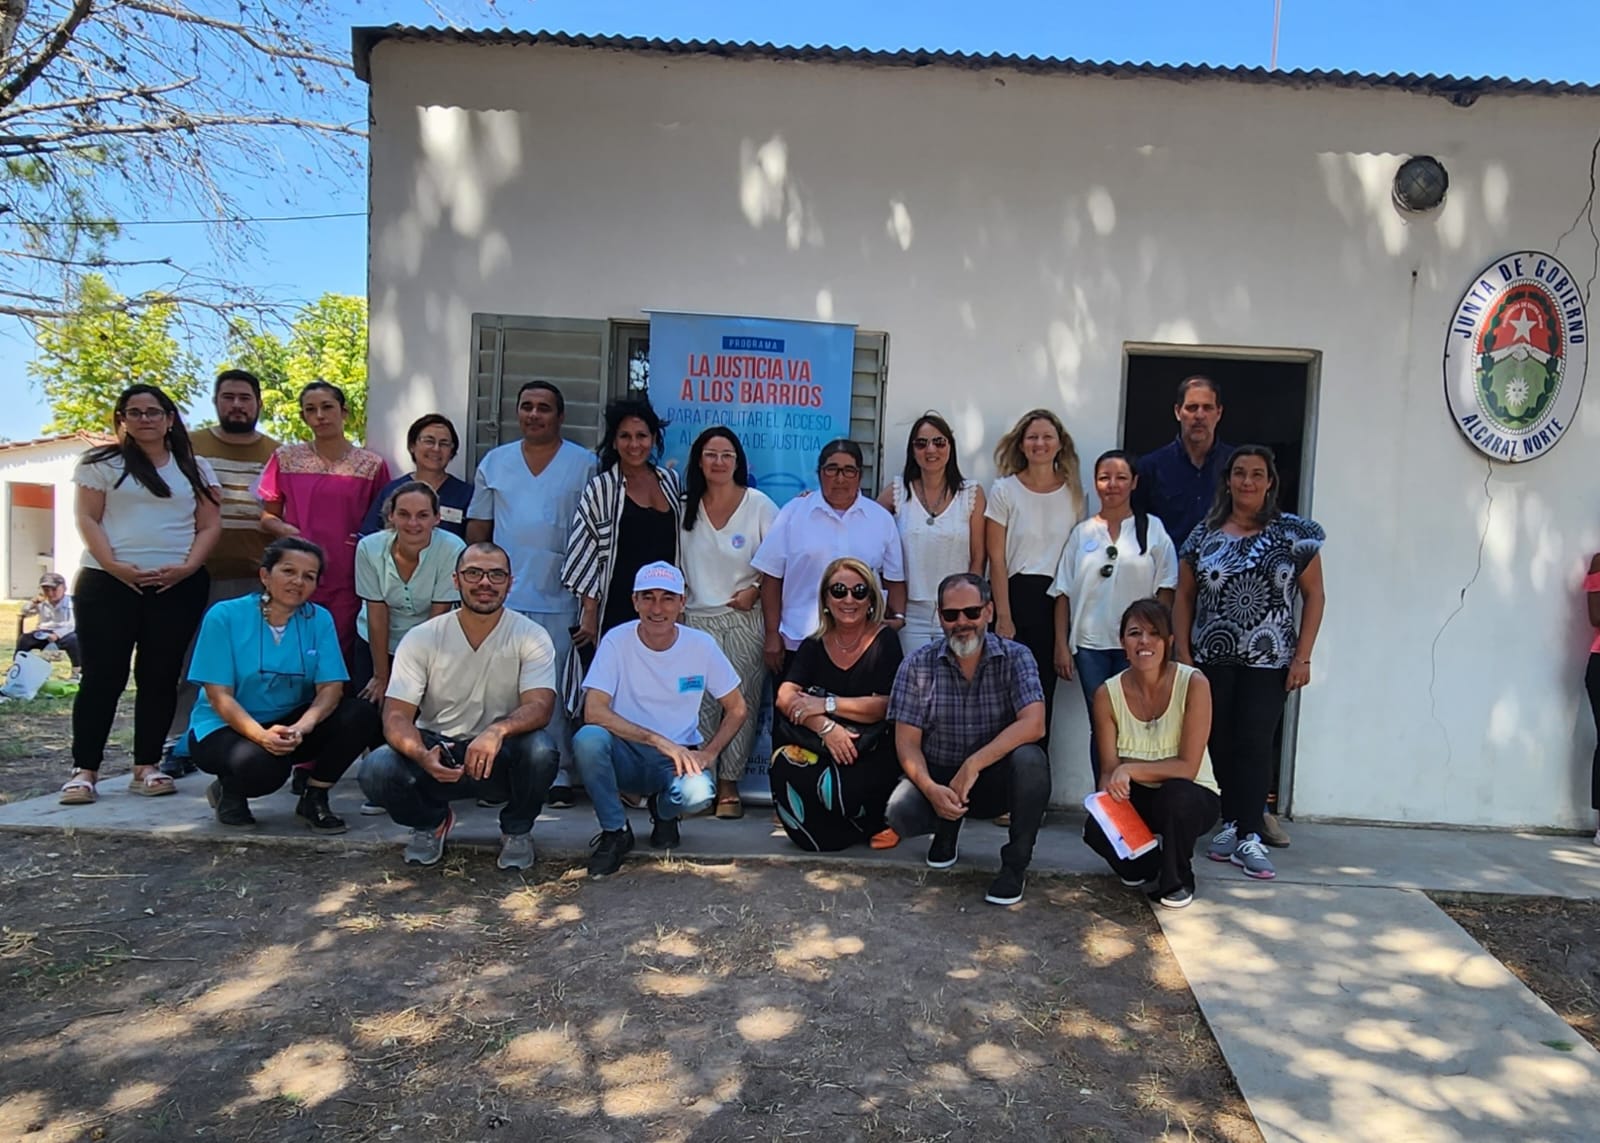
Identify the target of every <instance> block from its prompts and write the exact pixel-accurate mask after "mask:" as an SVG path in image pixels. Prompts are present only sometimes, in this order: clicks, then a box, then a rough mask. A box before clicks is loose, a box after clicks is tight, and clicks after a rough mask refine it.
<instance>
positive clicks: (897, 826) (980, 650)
mask: <svg viewBox="0 0 1600 1143" xmlns="http://www.w3.org/2000/svg"><path fill="white" fill-rule="evenodd" d="M993 618H994V603H993V596H992V593H991V591H990V588H989V582H988V581H987V580H985V579H984V578H983V577H982V576H977V575H972V574H970V573H967V572H962V573H960V574H958V575H952V576H946V577H945V579H944V581H943V582H942V583H940V584H939V624H940V626H941V627H942V628H943V629H944V638H943V639H939V640H937V641H935V642H933V643H929V644H928V645H927V646H925V647H922V648H920V649H918V650H917V651H915V652H913V653H912V655H911V657H910V658H908V659H907V660H906V661H905V662H904V663H902V664H901V665H900V672H899V674H897V675H896V676H895V680H894V689H893V691H891V692H890V695H889V718H890V719H891V720H892V721H893V722H894V724H895V727H894V742H895V750H896V752H897V753H898V754H899V757H900V768H901V769H902V770H904V771H905V777H904V778H902V779H901V780H900V785H899V786H897V787H896V788H895V791H894V794H893V795H892V796H891V797H890V798H889V809H888V818H889V825H890V826H891V827H892V828H893V829H894V830H895V831H896V832H897V833H899V834H900V836H901V837H917V836H920V835H922V834H926V833H931V834H933V844H932V845H930V846H929V847H928V864H929V865H930V866H932V867H933V868H934V869H948V868H950V866H952V865H954V864H955V863H956V842H957V839H958V838H959V837H960V834H961V823H962V822H963V821H964V820H965V819H966V818H967V817H968V816H969V815H970V816H974V817H978V818H993V817H998V816H999V815H1001V814H1003V813H1010V815H1011V839H1010V841H1008V842H1007V843H1006V844H1005V845H1004V846H1002V847H1001V849H1000V873H999V875H998V876H997V877H996V878H995V879H994V881H993V882H992V883H991V884H990V886H989V891H988V893H986V894H985V895H984V900H985V901H988V902H989V903H990V904H993V905H1015V904H1016V903H1017V902H1018V901H1020V900H1022V890H1023V885H1024V883H1025V882H1026V880H1027V870H1028V863H1029V862H1030V861H1032V860H1033V843H1034V839H1035V838H1036V837H1037V836H1038V833H1039V824H1040V822H1042V821H1043V820H1044V811H1045V806H1046V805H1048V804H1049V802H1050V761H1049V759H1048V758H1047V757H1046V755H1045V751H1044V747H1043V745H1042V744H1041V743H1040V741H1039V740H1040V739H1041V738H1043V737H1044V688H1043V687H1041V686H1040V684H1039V671H1038V668H1037V667H1036V666H1035V665H1034V661H1033V654H1032V652H1030V651H1029V650H1028V649H1027V648H1026V647H1024V646H1022V644H1020V643H1014V642H1012V641H1011V640H1009V639H1002V638H1000V637H999V636H998V635H994V634H991V633H990V631H989V623H990V620H992V619H993Z"/></svg>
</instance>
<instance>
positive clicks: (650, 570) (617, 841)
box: [572, 560, 749, 877]
mask: <svg viewBox="0 0 1600 1143" xmlns="http://www.w3.org/2000/svg"><path fill="white" fill-rule="evenodd" d="M633 606H634V609H635V610H637V611H638V613H639V618H638V619H637V620H635V621H634V622H632V623H624V624H621V625H620V626H618V627H614V628H612V629H611V630H610V631H609V632H607V633H606V637H605V638H604V639H602V640H600V646H599V648H598V649H597V650H596V651H595V655H594V662H593V663H592V664H591V665H590V667H589V673H588V674H587V675H585V676H584V679H583V688H584V701H583V718H584V722H585V723H587V725H586V726H584V727H583V729H582V730H580V731H578V733H577V734H575V735H573V736H572V753H573V756H574V757H575V758H577V760H578V771H579V773H581V774H582V775H583V785H584V788H585V789H586V790H588V791H589V798H590V800H592V801H593V802H594V816H595V817H596V818H598V819H599V821H600V836H599V837H597V838H596V839H595V847H594V852H593V853H592V854H591V855H590V857H589V876H590V877H607V876H609V875H610V874H613V873H615V872H616V871H617V870H618V869H620V868H621V867H622V859H623V857H624V856H625V855H626V854H627V852H628V851H629V850H630V849H632V848H633V830H632V828H631V827H629V825H628V819H627V817H626V816H625V815H624V813H623V809H622V797H621V795H620V793H619V791H623V790H625V791H627V792H628V793H630V794H644V795H648V797H649V804H650V821H651V823H652V827H651V830H650V844H651V845H653V846H655V847H656V848H657V849H669V848H671V847H673V846H675V845H677V844H678V818H680V817H681V816H683V815H684V814H695V813H699V812H700V811H701V810H703V809H705V808H706V807H707V806H709V805H710V804H711V802H712V800H713V799H714V798H715V797H716V784H715V783H714V782H713V781H712V780H711V775H710V774H709V773H707V770H714V769H715V768H716V763H717V755H718V754H720V753H721V752H722V748H723V747H724V746H726V745H727V744H728V743H729V742H731V741H732V740H733V736H734V735H735V734H736V733H738V730H739V727H740V725H741V724H742V723H743V722H744V720H745V717H746V715H747V714H748V713H749V712H748V711H747V709H746V707H745V702H744V699H743V698H742V697H741V696H740V694H739V675H738V673H737V672H736V671H734V669H733V664H732V663H730V662H728V657H727V656H726V655H724V654H723V653H722V648H720V647H718V646H717V644H716V641H715V640H713V639H712V638H711V636H709V635H707V634H706V633H705V632H703V631H696V630H694V629H692V628H689V627H680V626H678V617H679V616H680V615H681V614H682V613H683V573H682V572H680V571H679V570H678V569H677V568H675V567H673V566H672V565H671V564H669V563H663V562H661V561H659V560H658V561H656V562H655V563H652V564H646V565H645V566H644V567H642V568H640V569H639V574H638V575H636V576H635V577H634V580H633ZM707 694H710V695H711V696H712V697H713V698H715V699H716V700H717V701H718V702H720V703H721V704H722V725H721V726H719V727H718V728H717V732H716V734H714V735H712V736H711V741H710V742H706V743H702V742H701V741H700V700H701V698H702V697H703V696H705V695H707Z"/></svg>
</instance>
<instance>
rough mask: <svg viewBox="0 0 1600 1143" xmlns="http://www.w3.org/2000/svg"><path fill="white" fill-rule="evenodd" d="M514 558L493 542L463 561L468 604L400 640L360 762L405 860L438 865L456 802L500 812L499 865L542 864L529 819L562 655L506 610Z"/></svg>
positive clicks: (548, 744) (533, 815)
mask: <svg viewBox="0 0 1600 1143" xmlns="http://www.w3.org/2000/svg"><path fill="white" fill-rule="evenodd" d="M511 581H512V576H511V560H510V557H508V556H507V555H506V553H505V550H504V549H503V548H501V547H500V546H499V545H497V544H493V543H487V542H485V543H477V544H469V545H467V547H466V548H465V549H464V550H463V551H462V552H461V554H460V556H458V557H457V559H456V571H455V583H456V588H457V589H458V590H459V591H460V592H461V607H460V609H458V610H456V611H451V612H447V613H446V614H444V615H439V616H435V617H434V618H432V619H429V620H427V621H426V622H424V623H422V624H419V625H418V626H416V627H413V628H412V629H411V630H410V631H408V632H406V636H405V638H403V639H401V640H400V646H399V647H398V648H396V650H395V655H394V668H393V670H392V671H391V672H390V674H389V689H388V692H387V697H386V699H385V701H384V704H383V736H384V739H385V741H386V743H387V745H384V746H381V747H379V748H378V749H377V750H374V751H373V752H372V753H371V754H370V755H368V756H367V759H366V761H365V762H363V763H362V764H361V792H362V793H363V794H365V795H366V797H367V800H368V801H369V802H371V803H373V804H374V805H378V806H382V807H383V808H384V809H385V810H387V811H388V812H389V816H390V817H391V818H393V819H394V820H395V821H397V822H399V823H400V824H401V825H404V826H410V827H411V841H410V843H409V844H407V846H406V850H405V859H406V861H408V862H411V863H412V864H415V865H433V864H434V863H435V862H437V861H438V860H439V858H440V857H442V856H443V855H444V843H445V838H446V837H448V836H449V834H450V828H451V826H453V825H455V820H456V819H455V814H454V812H453V811H452V810H451V809H450V803H451V802H453V801H455V800H457V799H458V798H478V799H481V800H483V801H486V802H492V803H501V802H503V803H505V804H504V806H503V807H502V808H501V810H500V834H501V838H500V858H499V861H498V863H497V864H498V865H499V866H500V868H501V869H527V868H528V867H529V866H531V865H532V864H533V862H534V852H533V823H534V821H535V819H537V818H538V816H539V811H540V809H541V808H543V805H544V799H545V795H546V794H547V793H548V792H549V790H550V783H551V782H552V781H553V780H554V779H555V776H556V764H557V758H556V747H555V742H554V741H553V740H552V739H551V737H550V735H549V734H548V733H547V732H546V730H545V727H546V726H548V725H549V723H550V714H551V711H553V710H554V709H555V702H556V690H555V688H556V666H555V651H554V649H553V647H552V646H551V643H550V636H549V635H548V634H546V633H545V630H544V628H542V627H540V626H539V625H538V624H537V623H535V622H534V621H533V620H531V619H529V618H527V617H526V616H523V615H519V614H517V613H516V612H515V611H511V610H508V609H507V608H506V605H505V604H506V594H507V592H509V591H510V590H511Z"/></svg>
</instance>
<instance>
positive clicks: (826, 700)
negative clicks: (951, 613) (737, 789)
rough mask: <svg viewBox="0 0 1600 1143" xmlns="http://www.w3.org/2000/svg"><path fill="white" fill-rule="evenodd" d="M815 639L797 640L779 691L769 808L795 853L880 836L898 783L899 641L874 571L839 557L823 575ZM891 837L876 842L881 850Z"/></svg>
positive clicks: (852, 558) (825, 848)
mask: <svg viewBox="0 0 1600 1143" xmlns="http://www.w3.org/2000/svg"><path fill="white" fill-rule="evenodd" d="M818 594H819V595H820V596H821V603H820V604H819V606H818V611H819V612H820V614H821V616H822V622H821V625H820V626H819V627H818V629H817V633H816V634H815V635H813V636H811V637H810V638H809V639H807V640H806V641H805V642H803V643H801V644H800V647H799V649H798V650H797V651H795V653H794V657H793V658H792V659H790V660H789V673H788V675H787V677H785V679H784V680H783V684H782V685H781V686H780V687H778V694H777V698H776V702H775V705H776V708H777V718H776V720H775V722H774V724H773V728H772V737H773V745H774V746H775V747H776V749H775V750H774V751H773V752H772V768H771V770H769V771H768V775H767V776H768V778H769V779H770V781H771V783H772V804H773V805H774V806H775V807H776V808H777V811H778V820H779V821H780V822H781V823H783V828H784V830H785V832H787V833H788V835H789V840H790V841H792V842H794V843H795V844H796V845H798V846H799V847H800V848H801V849H806V850H811V851H813V852H816V851H824V852H825V851H829V850H838V849H845V848H847V847H848V846H852V845H855V844H856V843H857V842H862V841H867V840H869V839H875V835H877V834H879V833H881V832H882V831H883V811H884V807H885V806H886V805H887V804H888V802H889V795H890V793H892V792H893V790H894V788H895V786H896V784H897V783H898V782H899V780H900V766H899V764H898V762H896V760H895V752H894V732H893V727H891V726H890V725H889V724H888V723H887V722H886V721H885V719H884V715H885V714H886V713H887V711H888V709H889V692H890V691H891V690H893V689H894V677H895V672H896V671H897V670H898V669H899V667H900V658H901V652H900V637H899V635H898V634H897V633H896V632H894V631H893V630H891V629H890V628H889V627H887V626H886V625H885V624H884V622H883V594H882V592H881V591H880V590H879V589H878V577H877V576H875V575H873V574H872V569H871V568H869V567H868V566H867V565H866V564H864V563H862V562H861V561H860V560H858V559H855V558H854V557H852V556H842V557H840V558H839V559H836V560H834V561H833V562H832V563H831V564H829V565H828V566H827V568H826V570H824V571H823V573H822V583H821V590H820V592H819V593H818ZM892 841H893V835H888V836H887V837H885V838H883V839H876V840H875V844H876V845H877V847H878V848H887V846H888V845H889V844H890V843H892Z"/></svg>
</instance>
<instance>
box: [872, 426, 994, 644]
mask: <svg viewBox="0 0 1600 1143" xmlns="http://www.w3.org/2000/svg"><path fill="white" fill-rule="evenodd" d="M878 503H879V504H881V505H883V506H884V507H885V508H887V509H888V510H889V511H890V512H892V513H894V522H895V527H896V528H897V529H898V530H899V532H900V546H901V548H902V549H903V551H904V554H905V572H906V622H905V626H904V627H902V628H901V629H900V649H901V650H902V651H904V652H905V653H906V654H907V655H909V654H911V652H913V651H915V650H916V649H917V648H918V647H920V646H922V645H923V644H924V643H931V642H933V640H935V639H938V638H939V637H940V636H941V635H942V634H943V632H942V630H941V629H940V627H939V620H938V617H937V616H936V615H934V604H935V599H936V597H937V596H938V594H939V583H940V581H941V580H943V579H944V577H945V576H947V575H953V574H954V573H956V572H971V573H972V574H973V575H982V574H983V565H984V560H985V556H984V551H983V544H984V524H983V513H984V508H985V506H986V504H987V500H986V498H985V497H984V495H983V488H982V487H981V486H980V485H979V484H978V483H977V481H974V480H967V479H965V478H964V477H962V475H961V464H960V462H959V460H958V459H957V457H956V439H955V434H954V433H952V432H951V431H950V423H949V422H948V421H946V420H945V419H944V418H943V417H941V416H940V415H939V414H938V413H934V412H927V413H924V414H922V416H921V417H920V418H919V419H918V420H917V422H916V424H914V425H912V426H911V433H910V435H908V436H907V437H906V464H905V470H904V472H902V473H901V474H900V475H899V476H896V477H895V478H894V479H893V480H891V481H890V482H889V485H888V487H886V488H885V489H884V490H883V492H882V493H880V494H879V496H878Z"/></svg>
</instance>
